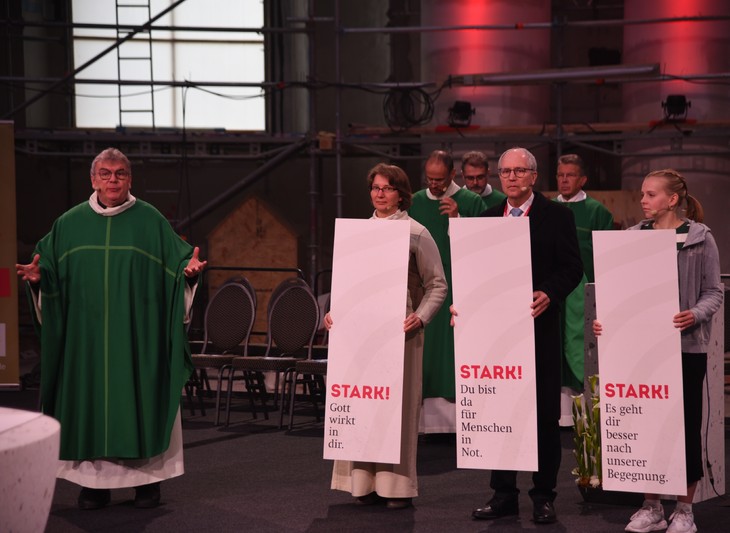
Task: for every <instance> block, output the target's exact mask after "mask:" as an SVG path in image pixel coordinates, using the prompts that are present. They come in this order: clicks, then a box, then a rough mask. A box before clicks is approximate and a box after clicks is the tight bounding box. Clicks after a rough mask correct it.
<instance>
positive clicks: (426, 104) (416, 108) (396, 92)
mask: <svg viewBox="0 0 730 533" xmlns="http://www.w3.org/2000/svg"><path fill="white" fill-rule="evenodd" d="M434 110H435V100H434V98H433V97H432V96H431V95H430V94H429V93H427V92H426V91H424V90H423V89H421V88H413V87H408V88H393V89H390V90H389V91H388V93H387V94H386V95H385V98H383V116H384V117H385V123H386V124H387V125H388V127H389V128H390V129H391V130H393V131H395V132H398V131H404V130H407V129H408V128H412V127H414V126H423V125H424V124H428V123H429V122H431V120H432V119H433V114H434Z"/></svg>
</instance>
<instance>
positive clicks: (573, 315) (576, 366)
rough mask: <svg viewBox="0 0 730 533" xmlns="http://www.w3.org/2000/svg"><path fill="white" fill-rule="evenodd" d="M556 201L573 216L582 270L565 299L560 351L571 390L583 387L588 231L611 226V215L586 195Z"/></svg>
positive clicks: (590, 249)
mask: <svg viewBox="0 0 730 533" xmlns="http://www.w3.org/2000/svg"><path fill="white" fill-rule="evenodd" d="M556 201H557V200H556ZM560 203H561V204H562V205H564V206H566V207H568V208H570V209H571V210H572V211H573V215H574V216H575V225H576V230H577V233H578V245H579V246H580V257H581V259H582V260H583V272H584V276H583V279H582V280H581V282H580V284H578V286H577V287H576V288H575V289H574V290H573V292H571V293H570V295H569V296H568V297H567V298H566V299H565V313H564V314H563V320H564V325H563V353H564V354H565V361H566V362H567V365H566V366H564V367H563V385H564V386H566V387H571V388H572V389H575V390H583V365H584V361H585V338H584V335H583V332H584V328H585V284H586V283H593V281H594V275H593V236H592V232H593V230H610V229H613V215H611V212H610V211H609V210H608V209H606V207H605V206H604V205H603V204H602V203H601V202H599V201H597V200H594V199H593V198H591V197H588V196H587V197H586V199H585V200H581V201H577V202H560Z"/></svg>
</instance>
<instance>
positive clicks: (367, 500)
mask: <svg viewBox="0 0 730 533" xmlns="http://www.w3.org/2000/svg"><path fill="white" fill-rule="evenodd" d="M380 501H381V498H380V496H378V493H377V492H374V491H373V492H371V493H370V494H366V495H365V496H358V497H357V498H355V505H375V504H376V503H379V502H380Z"/></svg>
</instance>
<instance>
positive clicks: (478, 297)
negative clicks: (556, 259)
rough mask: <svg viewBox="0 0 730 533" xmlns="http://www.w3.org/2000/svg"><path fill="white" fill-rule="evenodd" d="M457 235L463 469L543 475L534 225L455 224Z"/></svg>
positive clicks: (499, 221)
mask: <svg viewBox="0 0 730 533" xmlns="http://www.w3.org/2000/svg"><path fill="white" fill-rule="evenodd" d="M449 233H450V236H451V266H452V291H453V295H454V307H455V309H456V311H457V313H458V316H457V317H456V321H455V322H456V325H455V327H454V362H455V365H456V369H455V370H456V426H457V436H456V438H457V441H456V445H457V448H456V455H457V466H458V467H459V468H477V469H499V470H528V471H536V470H537V404H536V392H535V385H536V381H535V329H534V319H533V318H532V311H531V309H530V305H531V304H532V262H531V258H530V226H529V219H528V218H525V217H520V218H512V217H508V218H501V217H500V218H497V217H495V218H455V219H452V220H451V221H450V222H449Z"/></svg>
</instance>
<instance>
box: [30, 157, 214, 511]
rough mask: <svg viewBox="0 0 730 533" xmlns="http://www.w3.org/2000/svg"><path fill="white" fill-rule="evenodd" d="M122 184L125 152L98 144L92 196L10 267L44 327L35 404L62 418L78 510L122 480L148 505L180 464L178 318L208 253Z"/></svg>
mask: <svg viewBox="0 0 730 533" xmlns="http://www.w3.org/2000/svg"><path fill="white" fill-rule="evenodd" d="M131 184H132V174H131V166H130V163H129V160H128V158H127V157H126V156H125V155H124V154H123V153H122V152H120V151H119V150H117V149H115V148H108V149H106V150H104V151H103V152H101V153H100V154H99V155H98V156H97V157H96V158H95V159H94V162H93V163H92V166H91V185H92V188H93V189H94V192H93V194H92V195H91V197H90V198H89V200H88V201H87V202H83V203H82V204H79V205H77V206H76V207H73V208H72V209H70V210H69V211H67V212H66V213H64V214H63V215H61V216H60V217H59V218H58V219H57V220H56V221H55V222H54V224H53V227H52V229H51V231H50V232H49V233H48V234H47V235H46V236H45V237H44V238H43V239H41V241H40V242H39V243H38V245H37V247H36V250H35V253H34V257H33V260H32V262H31V263H30V264H27V265H17V270H18V274H19V275H20V276H21V278H22V279H23V280H25V281H27V282H28V284H29V294H30V296H31V301H32V302H33V305H34V308H35V311H36V313H35V315H36V319H37V324H38V326H39V331H40V336H41V401H42V409H43V412H44V413H46V414H48V415H50V416H53V417H54V418H56V419H57V420H58V421H59V422H60V423H61V449H60V459H61V463H60V467H59V472H58V474H57V475H58V477H62V478H65V479H68V480H70V481H72V482H74V483H77V484H79V485H81V486H82V487H83V489H82V491H81V495H80V496H79V507H80V508H82V509H97V508H99V507H103V506H104V505H106V504H107V503H108V502H109V499H110V491H109V489H111V488H119V487H136V488H137V496H136V498H135V506H137V507H154V506H156V505H157V504H158V503H159V498H160V491H159V482H160V481H161V480H164V479H168V478H170V477H175V476H178V475H181V474H182V473H183V464H182V435H181V431H180V418H179V405H180V394H181V390H182V388H183V386H184V384H185V382H186V380H187V379H188V377H189V376H190V372H191V369H192V364H191V360H190V349H189V346H188V341H187V335H186V331H185V324H184V322H185V321H186V320H187V317H188V312H189V308H190V304H191V303H192V298H193V296H194V292H195V287H196V285H197V279H198V277H199V274H200V272H201V271H202V269H203V267H204V266H205V261H200V259H199V258H198V253H199V252H198V249H197V248H195V250H193V248H192V247H191V246H190V245H189V244H187V243H186V242H184V241H183V240H182V239H181V238H180V237H179V236H178V235H177V234H175V232H174V231H173V229H172V227H171V226H170V224H169V222H168V221H167V220H166V219H165V218H164V217H163V216H162V215H161V214H160V213H159V211H157V210H156V209H155V208H154V207H152V206H151V205H150V204H148V203H146V202H143V201H141V200H138V199H136V198H135V197H134V196H133V195H132V194H131V193H130V188H131Z"/></svg>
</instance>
